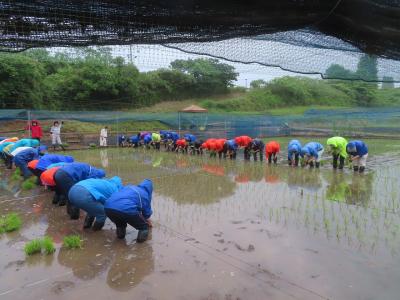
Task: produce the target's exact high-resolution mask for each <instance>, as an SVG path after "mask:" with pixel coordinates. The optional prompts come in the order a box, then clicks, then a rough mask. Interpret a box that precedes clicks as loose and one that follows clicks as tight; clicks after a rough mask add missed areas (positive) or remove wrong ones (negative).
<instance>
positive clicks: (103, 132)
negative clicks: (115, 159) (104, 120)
mask: <svg viewBox="0 0 400 300" xmlns="http://www.w3.org/2000/svg"><path fill="white" fill-rule="evenodd" d="M107 137H108V127H107V126H104V127H103V128H102V129H101V130H100V147H107Z"/></svg>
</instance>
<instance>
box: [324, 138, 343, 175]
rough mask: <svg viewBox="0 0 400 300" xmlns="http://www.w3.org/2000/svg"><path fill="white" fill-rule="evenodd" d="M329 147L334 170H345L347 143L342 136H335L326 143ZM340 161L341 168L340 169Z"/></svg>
mask: <svg viewBox="0 0 400 300" xmlns="http://www.w3.org/2000/svg"><path fill="white" fill-rule="evenodd" d="M326 144H327V145H328V152H329V153H332V159H333V168H334V169H339V170H342V169H343V168H344V161H345V159H346V158H347V152H346V145H347V141H346V139H345V138H342V137H341V136H334V137H331V138H329V139H328V140H327V141H326ZM338 161H339V168H338Z"/></svg>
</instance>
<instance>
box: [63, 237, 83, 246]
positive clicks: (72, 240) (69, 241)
mask: <svg viewBox="0 0 400 300" xmlns="http://www.w3.org/2000/svg"><path fill="white" fill-rule="evenodd" d="M63 246H64V247H65V248H67V249H78V248H82V240H81V237H80V236H79V235H67V236H65V237H64V240H63Z"/></svg>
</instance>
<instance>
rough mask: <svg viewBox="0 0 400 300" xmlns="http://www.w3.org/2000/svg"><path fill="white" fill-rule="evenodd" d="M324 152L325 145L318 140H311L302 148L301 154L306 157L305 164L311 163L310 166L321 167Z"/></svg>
mask: <svg viewBox="0 0 400 300" xmlns="http://www.w3.org/2000/svg"><path fill="white" fill-rule="evenodd" d="M323 153H324V146H322V145H321V144H320V143H317V142H310V143H307V144H305V145H304V147H303V148H301V152H300V155H301V157H303V159H304V166H307V165H309V166H310V168H314V163H315V167H316V168H319V166H320V162H321V157H322V154H323Z"/></svg>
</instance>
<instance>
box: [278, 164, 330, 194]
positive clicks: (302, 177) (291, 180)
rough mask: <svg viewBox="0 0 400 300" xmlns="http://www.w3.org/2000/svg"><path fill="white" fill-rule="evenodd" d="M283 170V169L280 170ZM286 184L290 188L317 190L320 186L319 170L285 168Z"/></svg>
mask: <svg viewBox="0 0 400 300" xmlns="http://www.w3.org/2000/svg"><path fill="white" fill-rule="evenodd" d="M281 171H283V170H281ZM285 171H286V172H285V173H286V180H287V185H288V187H289V188H291V189H298V188H301V189H304V190H307V191H317V190H319V189H321V188H322V179H321V172H320V170H317V169H310V170H308V169H307V170H306V169H301V168H286V169H285Z"/></svg>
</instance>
